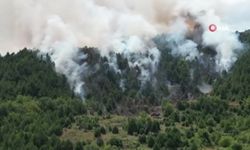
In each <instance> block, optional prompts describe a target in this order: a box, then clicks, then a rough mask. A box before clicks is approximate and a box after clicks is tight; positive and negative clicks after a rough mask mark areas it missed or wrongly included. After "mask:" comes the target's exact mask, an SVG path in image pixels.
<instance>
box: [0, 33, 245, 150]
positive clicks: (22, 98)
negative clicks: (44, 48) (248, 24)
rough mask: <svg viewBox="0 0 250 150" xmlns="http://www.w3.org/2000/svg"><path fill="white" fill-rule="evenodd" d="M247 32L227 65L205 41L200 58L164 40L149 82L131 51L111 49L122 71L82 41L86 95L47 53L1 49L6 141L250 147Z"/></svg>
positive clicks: (0, 120)
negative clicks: (176, 51) (223, 68)
mask: <svg viewBox="0 0 250 150" xmlns="http://www.w3.org/2000/svg"><path fill="white" fill-rule="evenodd" d="M249 37H250V34H249V32H248V31H246V32H243V33H241V34H240V39H241V41H242V43H244V44H245V45H246V46H245V50H244V51H243V53H241V54H240V56H239V59H238V60H237V61H236V63H235V64H234V65H233V67H232V69H230V70H229V71H228V72H222V73H218V72H216V70H215V69H214V67H211V65H213V64H214V60H213V59H207V58H209V57H210V58H211V56H213V55H214V54H213V53H214V51H213V49H211V48H209V47H208V48H206V47H204V48H201V49H199V50H200V51H206V53H205V55H204V56H203V57H202V58H199V59H195V60H193V61H190V60H186V59H183V57H176V56H173V55H172V54H170V53H171V51H170V50H169V49H168V47H167V45H161V44H158V46H159V47H158V49H159V50H160V51H161V56H162V57H161V59H160V61H159V65H158V69H157V71H155V72H153V73H152V76H150V80H148V81H147V82H142V81H143V80H140V77H141V76H140V72H141V68H139V67H137V66H134V67H129V65H128V63H129V62H128V60H127V58H126V57H123V56H122V55H119V54H112V55H113V57H114V58H117V60H118V62H117V64H118V65H117V68H118V69H119V70H120V72H117V71H116V70H115V69H114V67H110V63H109V62H108V58H107V57H105V56H101V55H100V54H99V53H98V50H97V49H95V48H87V47H85V48H81V49H80V53H84V54H85V55H88V57H82V58H81V59H77V60H74V61H75V63H78V64H80V65H81V64H83V63H84V62H87V63H88V64H89V67H88V68H86V70H87V71H88V74H84V75H83V76H82V77H81V78H82V80H84V81H85V86H84V88H85V89H84V90H85V91H86V98H85V100H84V101H83V100H80V98H79V97H78V96H77V95H75V94H74V92H73V91H71V88H70V85H69V84H68V82H67V79H66V78H65V76H64V75H62V74H58V73H56V71H55V64H54V63H53V62H51V59H50V56H49V55H40V53H39V52H38V51H28V50H27V49H23V50H21V51H20V52H18V53H17V54H9V53H8V54H7V55H5V56H1V57H0V62H1V63H0V65H1V67H0V87H1V91H0V98H1V100H0V148H1V149H16V148H17V147H18V149H32V150H33V149H58V150H63V149H67V150H73V149H75V150H82V149H136V148H141V149H155V150H157V149H197V150H198V149H202V148H210V149H218V148H231V149H233V150H241V149H246V148H248V147H249V144H250V141H249V136H250V133H249V113H250V112H249V106H250V103H249V89H250V88H249V85H250V84H249V83H250V80H249V54H250V50H249V48H247V47H248V46H247V45H248V44H249ZM148 57H149V58H150V55H149V56H148ZM152 59H153V58H152ZM150 69H152V68H150ZM150 69H149V70H150ZM190 72H192V74H190ZM45 74H46V75H45ZM203 82H206V83H207V84H210V85H211V86H212V85H213V88H214V89H213V90H212V91H211V92H210V95H206V94H204V93H202V92H201V91H200V90H199V85H202V83H203ZM167 99H169V100H167ZM188 99H189V100H188ZM142 112H144V113H142Z"/></svg>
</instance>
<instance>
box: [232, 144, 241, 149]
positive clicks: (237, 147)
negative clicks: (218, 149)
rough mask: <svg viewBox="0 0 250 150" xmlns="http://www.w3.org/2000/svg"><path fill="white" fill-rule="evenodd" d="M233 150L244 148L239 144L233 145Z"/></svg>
mask: <svg viewBox="0 0 250 150" xmlns="http://www.w3.org/2000/svg"><path fill="white" fill-rule="evenodd" d="M232 150H242V146H241V145H240V144H238V143H235V144H233V145H232Z"/></svg>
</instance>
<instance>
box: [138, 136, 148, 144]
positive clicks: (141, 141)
mask: <svg viewBox="0 0 250 150" xmlns="http://www.w3.org/2000/svg"><path fill="white" fill-rule="evenodd" d="M146 141H147V139H146V136H145V135H140V136H139V142H140V143H141V144H145V143H146Z"/></svg>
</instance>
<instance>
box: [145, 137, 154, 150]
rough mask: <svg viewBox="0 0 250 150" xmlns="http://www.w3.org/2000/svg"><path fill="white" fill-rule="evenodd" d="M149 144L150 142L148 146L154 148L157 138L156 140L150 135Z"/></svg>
mask: <svg viewBox="0 0 250 150" xmlns="http://www.w3.org/2000/svg"><path fill="white" fill-rule="evenodd" d="M147 144H148V147H150V148H152V147H153V146H154V144H155V140H154V138H153V136H149V137H148V139H147Z"/></svg>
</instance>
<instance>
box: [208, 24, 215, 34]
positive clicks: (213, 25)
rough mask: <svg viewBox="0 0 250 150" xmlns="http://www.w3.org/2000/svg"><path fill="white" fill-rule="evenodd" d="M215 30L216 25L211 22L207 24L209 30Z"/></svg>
mask: <svg viewBox="0 0 250 150" xmlns="http://www.w3.org/2000/svg"><path fill="white" fill-rule="evenodd" d="M216 30H217V26H216V25H215V24H211V25H210V26H209V31H211V32H215V31H216Z"/></svg>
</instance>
